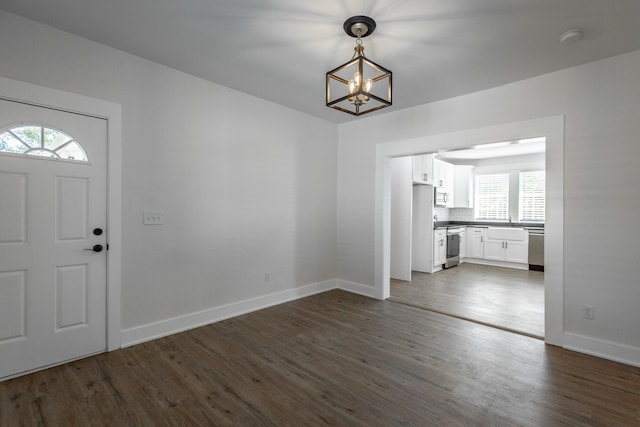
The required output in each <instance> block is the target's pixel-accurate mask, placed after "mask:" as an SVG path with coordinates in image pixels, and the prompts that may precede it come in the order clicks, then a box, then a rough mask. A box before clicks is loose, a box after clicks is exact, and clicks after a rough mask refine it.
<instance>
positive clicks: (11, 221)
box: [0, 100, 107, 379]
mask: <svg viewBox="0 0 640 427" xmlns="http://www.w3.org/2000/svg"><path fill="white" fill-rule="evenodd" d="M20 123H30V124H31V123H34V124H36V123H37V124H41V125H43V126H46V127H51V128H55V129H59V130H61V131H63V132H65V133H66V134H68V135H71V136H72V137H73V138H75V139H76V140H77V141H78V142H79V143H80V145H82V147H83V148H84V150H85V151H86V153H87V157H88V159H89V161H88V162H76V161H66V160H54V159H47V158H39V157H25V156H23V155H12V154H0V200H1V203H0V361H2V363H0V379H2V378H3V377H9V376H14V375H16V374H19V373H21V372H26V371H30V370H34V369H38V368H41V367H44V366H48V365H52V364H57V363H60V362H63V361H65V360H70V359H76V358H79V357H82V356H85V355H89V354H94V353H97V352H100V351H104V350H105V344H106V260H107V255H106V251H102V252H99V253H98V252H94V251H92V250H86V249H90V248H92V247H93V246H94V245H102V246H103V247H106V243H107V242H106V235H107V233H106V230H104V228H105V226H106V129H107V128H106V121H105V120H102V119H98V118H94V117H87V116H84V115H79V114H73V113H67V112H62V111H58V110H52V109H48V108H43V107H36V106H31V105H26V104H21V103H16V102H11V101H5V100H0V128H3V129H4V128H5V127H6V126H9V125H14V124H16V125H18V124H20ZM98 227H99V228H101V229H103V231H104V232H103V233H102V234H101V235H95V234H94V233H93V230H94V228H98Z"/></svg>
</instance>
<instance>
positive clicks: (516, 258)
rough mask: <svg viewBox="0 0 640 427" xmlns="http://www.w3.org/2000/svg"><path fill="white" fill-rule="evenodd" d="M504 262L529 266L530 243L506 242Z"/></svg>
mask: <svg viewBox="0 0 640 427" xmlns="http://www.w3.org/2000/svg"><path fill="white" fill-rule="evenodd" d="M504 244H505V249H504V260H505V261H509V262H521V263H524V264H527V263H528V262H529V243H528V242H511V241H506V242H504Z"/></svg>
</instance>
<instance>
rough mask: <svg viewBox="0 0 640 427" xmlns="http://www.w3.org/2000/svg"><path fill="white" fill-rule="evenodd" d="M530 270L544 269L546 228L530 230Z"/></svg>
mask: <svg viewBox="0 0 640 427" xmlns="http://www.w3.org/2000/svg"><path fill="white" fill-rule="evenodd" d="M529 270H535V271H544V229H530V230H529Z"/></svg>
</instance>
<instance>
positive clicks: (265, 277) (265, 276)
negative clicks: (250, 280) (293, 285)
mask: <svg viewBox="0 0 640 427" xmlns="http://www.w3.org/2000/svg"><path fill="white" fill-rule="evenodd" d="M264 281H265V282H270V281H271V273H269V272H268V271H266V272H265V273H264Z"/></svg>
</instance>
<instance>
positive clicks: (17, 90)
mask: <svg viewBox="0 0 640 427" xmlns="http://www.w3.org/2000/svg"><path fill="white" fill-rule="evenodd" d="M0 98H1V99H5V100H8V101H17V102H22V103H25V104H30V105H34V106H37V107H45V108H51V109H54V110H59V111H66V112H69V113H75V114H83V115H86V116H91V117H96V118H99V119H104V120H106V123H107V159H106V160H107V227H106V228H107V244H108V247H109V250H108V251H107V278H106V280H107V289H106V291H107V292H106V295H107V298H106V299H107V301H106V304H107V307H106V313H107V319H106V325H107V330H106V331H105V338H106V350H107V351H112V350H116V349H119V348H120V347H121V342H122V333H121V332H122V326H121V286H122V107H121V105H120V104H116V103H113V102H109V101H104V100H101V99H96V98H90V97H87V96H84V95H78V94H75V93H70V92H65V91H61V90H57V89H51V88H48V87H45V86H38V85H35V84H31V83H26V82H22V81H19V80H13V79H9V78H5V77H1V76H0Z"/></svg>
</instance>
